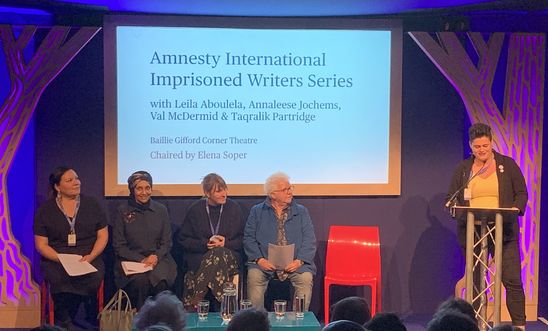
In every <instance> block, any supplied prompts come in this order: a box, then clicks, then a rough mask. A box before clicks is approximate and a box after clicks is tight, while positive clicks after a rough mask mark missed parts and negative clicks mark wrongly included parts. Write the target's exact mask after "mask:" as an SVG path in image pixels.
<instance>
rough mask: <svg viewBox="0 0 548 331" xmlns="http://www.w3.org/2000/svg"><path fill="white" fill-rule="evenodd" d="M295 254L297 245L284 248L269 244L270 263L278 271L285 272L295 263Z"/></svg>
mask: <svg viewBox="0 0 548 331" xmlns="http://www.w3.org/2000/svg"><path fill="white" fill-rule="evenodd" d="M294 254H295V244H291V245H284V246H280V245H273V244H268V262H270V263H272V264H273V265H274V266H275V267H276V269H277V270H284V269H285V267H287V265H289V264H290V263H291V262H293V256H294Z"/></svg>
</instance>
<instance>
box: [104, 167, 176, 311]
mask: <svg viewBox="0 0 548 331" xmlns="http://www.w3.org/2000/svg"><path fill="white" fill-rule="evenodd" d="M127 182H128V188H129V198H128V200H127V202H125V203H124V204H122V205H120V206H119V207H118V212H117V217H116V219H115V222H114V229H113V246H114V251H115V255H116V264H115V267H114V276H115V281H116V285H117V286H118V287H119V288H123V289H125V291H126V292H127V293H128V295H129V298H130V300H131V302H132V304H133V306H134V307H136V308H137V309H139V308H141V306H142V305H143V304H144V302H145V300H146V298H147V297H149V296H153V295H156V294H157V293H160V292H162V291H164V290H167V289H169V288H171V286H172V285H173V282H174V281H175V277H176V276H177V266H176V264H175V260H174V259H173V257H172V256H171V254H170V250H171V246H172V239H171V222H170V220H169V215H168V212H167V208H166V207H165V206H164V205H162V204H160V203H158V202H156V201H154V200H152V199H151V195H152V176H151V175H150V174H149V173H148V172H146V171H137V172H135V173H133V174H132V175H131V176H129V178H128V180H127ZM123 261H130V262H140V263H143V264H144V265H145V266H147V267H151V268H152V270H150V271H147V272H144V273H136V274H130V275H126V274H125V272H124V270H123V268H122V262H123Z"/></svg>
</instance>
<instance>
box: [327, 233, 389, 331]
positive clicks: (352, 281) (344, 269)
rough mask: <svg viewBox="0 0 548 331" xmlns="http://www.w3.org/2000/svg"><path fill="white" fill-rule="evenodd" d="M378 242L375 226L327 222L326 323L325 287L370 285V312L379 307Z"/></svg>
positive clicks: (379, 269)
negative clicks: (329, 225) (342, 224)
mask: <svg viewBox="0 0 548 331" xmlns="http://www.w3.org/2000/svg"><path fill="white" fill-rule="evenodd" d="M380 247H381V245H380V242H379V228H378V227H376V226H331V227H329V240H328V242H327V256H326V259H325V278H324V311H325V324H328V323H329V307H330V305H329V287H330V286H331V285H334V284H336V285H354V286H359V285H362V286H370V287H371V316H373V315H375V313H376V312H377V311H380V309H381V249H380Z"/></svg>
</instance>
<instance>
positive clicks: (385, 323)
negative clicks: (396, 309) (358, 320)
mask: <svg viewBox="0 0 548 331" xmlns="http://www.w3.org/2000/svg"><path fill="white" fill-rule="evenodd" d="M365 328H366V329H367V330H369V331H407V328H406V327H405V325H403V322H402V321H401V320H400V318H399V317H398V315H396V314H394V313H377V314H375V316H373V318H371V320H370V321H369V322H367V323H365Z"/></svg>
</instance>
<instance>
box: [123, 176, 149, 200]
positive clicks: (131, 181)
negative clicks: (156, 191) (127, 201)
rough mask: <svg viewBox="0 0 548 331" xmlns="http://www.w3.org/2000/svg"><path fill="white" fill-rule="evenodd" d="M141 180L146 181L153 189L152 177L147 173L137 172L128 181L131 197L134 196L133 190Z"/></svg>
mask: <svg viewBox="0 0 548 331" xmlns="http://www.w3.org/2000/svg"><path fill="white" fill-rule="evenodd" d="M140 180H145V181H147V182H148V183H149V184H150V187H152V176H151V175H150V174H149V173H148V172H146V171H142V170H141V171H136V172H134V173H132V174H131V176H129V178H128V179H127V187H128V189H129V195H133V190H134V189H135V186H137V182H138V181H140Z"/></svg>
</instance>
